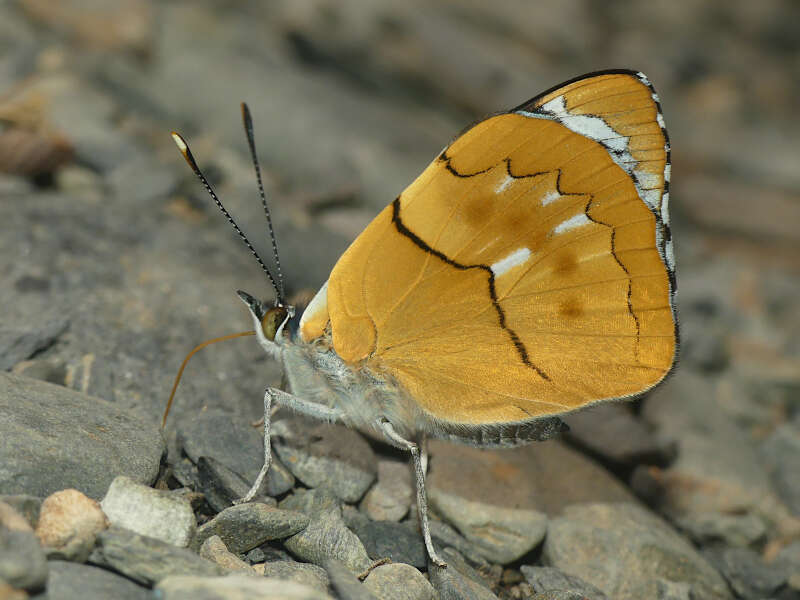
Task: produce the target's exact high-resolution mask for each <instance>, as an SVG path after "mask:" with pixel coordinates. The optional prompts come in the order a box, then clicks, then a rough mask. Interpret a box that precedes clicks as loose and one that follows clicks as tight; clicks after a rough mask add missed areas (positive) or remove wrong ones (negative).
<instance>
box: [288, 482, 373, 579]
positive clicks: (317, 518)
mask: <svg viewBox="0 0 800 600" xmlns="http://www.w3.org/2000/svg"><path fill="white" fill-rule="evenodd" d="M279 506H280V507H281V508H286V509H289V510H296V511H300V512H303V513H305V514H307V515H308V516H309V518H310V519H311V521H310V523H309V524H308V527H306V528H305V529H303V530H302V531H300V532H299V533H297V534H295V535H293V536H292V537H290V538H288V539H287V540H286V541H285V542H284V546H285V547H286V549H287V550H289V551H290V552H291V553H292V554H294V555H295V556H297V557H298V558H301V559H303V560H306V561H308V562H311V563H314V564H315V565H319V566H321V567H323V568H325V569H326V570H327V568H326V567H325V563H326V562H328V561H329V560H331V559H334V560H337V561H341V562H342V563H343V564H344V565H345V566H346V567H347V568H348V569H349V570H350V571H351V572H352V573H354V574H356V575H359V574H361V573H363V572H364V571H365V570H366V569H367V568H368V567H369V566H370V565H371V564H372V561H371V560H370V558H369V555H368V554H367V551H366V549H365V548H364V544H362V543H361V540H360V539H358V536H357V535H356V534H355V533H353V532H352V531H351V530H350V529H348V528H347V526H346V525H345V522H344V519H343V518H342V508H341V503H340V500H339V499H338V498H336V496H334V495H333V493H332V492H331V491H330V490H328V489H326V488H317V489H311V490H297V491H296V492H295V493H294V494H292V495H291V496H288V497H287V498H285V499H284V500H283V502H281V503H280V505H279Z"/></svg>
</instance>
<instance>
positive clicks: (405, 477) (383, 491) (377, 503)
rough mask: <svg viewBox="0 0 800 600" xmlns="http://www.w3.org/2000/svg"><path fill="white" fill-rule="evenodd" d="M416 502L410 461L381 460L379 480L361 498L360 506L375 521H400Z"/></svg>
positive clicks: (379, 463)
mask: <svg viewBox="0 0 800 600" xmlns="http://www.w3.org/2000/svg"><path fill="white" fill-rule="evenodd" d="M413 502H414V488H413V487H412V485H411V468H410V466H409V464H408V461H398V460H379V461H378V482H377V483H376V484H375V485H373V486H372V487H371V488H370V490H369V491H368V492H367V493H366V495H365V496H364V499H363V500H361V505H360V508H361V510H363V511H364V512H365V513H366V514H367V515H369V518H370V519H372V520H373V521H399V520H400V519H402V518H403V517H405V516H406V515H407V514H408V510H409V508H410V507H411V505H412V503H413Z"/></svg>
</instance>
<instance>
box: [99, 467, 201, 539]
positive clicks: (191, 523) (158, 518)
mask: <svg viewBox="0 0 800 600" xmlns="http://www.w3.org/2000/svg"><path fill="white" fill-rule="evenodd" d="M101 506H102V507H103V511H104V512H105V513H106V515H108V519H109V521H111V523H113V524H114V525H117V526H119V527H123V528H125V529H128V530H130V531H134V532H136V533H138V534H140V535H144V536H148V537H152V538H156V539H159V540H161V541H164V542H167V543H168V544H173V545H175V546H181V547H186V546H188V545H189V542H190V541H191V540H192V537H193V536H194V533H195V530H196V529H197V521H196V520H195V516H194V511H193V510H192V505H191V503H190V502H189V500H188V499H187V498H185V497H181V496H177V495H175V494H173V493H171V492H168V491H165V490H155V489H153V488H151V487H148V486H146V485H141V484H139V483H136V482H135V481H133V480H131V479H130V478H128V477H123V476H120V477H117V478H115V479H114V481H113V482H112V483H111V486H109V488H108V492H106V495H105V497H104V498H103V501H102V502H101Z"/></svg>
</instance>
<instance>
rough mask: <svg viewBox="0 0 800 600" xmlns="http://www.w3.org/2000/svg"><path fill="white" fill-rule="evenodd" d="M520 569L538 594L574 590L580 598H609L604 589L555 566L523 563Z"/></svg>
mask: <svg viewBox="0 0 800 600" xmlns="http://www.w3.org/2000/svg"><path fill="white" fill-rule="evenodd" d="M520 571H522V574H523V575H524V576H525V581H527V582H528V583H529V584H530V586H531V589H532V590H533V591H534V592H536V593H537V594H541V593H543V592H554V591H560V592H573V593H575V594H576V595H577V597H580V598H586V599H587V600H608V596H606V595H605V594H604V593H603V592H602V591H600V590H599V589H597V588H596V587H595V586H593V585H592V584H590V583H586V582H585V581H584V580H583V579H581V578H580V577H576V576H575V575H568V574H567V573H564V572H563V571H561V570H559V569H556V568H554V567H534V566H530V565H523V566H522V567H520Z"/></svg>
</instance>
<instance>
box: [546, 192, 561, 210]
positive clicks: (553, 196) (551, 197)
mask: <svg viewBox="0 0 800 600" xmlns="http://www.w3.org/2000/svg"><path fill="white" fill-rule="evenodd" d="M559 198H561V194H559V193H558V190H550V191H549V192H547V193H546V194H545V195H544V198H542V206H547V205H548V204H552V203H553V202H555V201H556V200H558V199H559Z"/></svg>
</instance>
